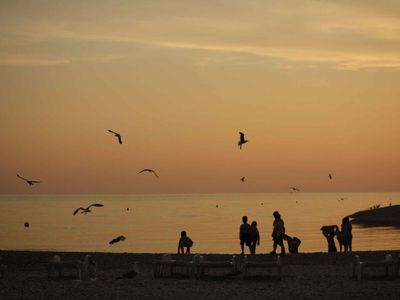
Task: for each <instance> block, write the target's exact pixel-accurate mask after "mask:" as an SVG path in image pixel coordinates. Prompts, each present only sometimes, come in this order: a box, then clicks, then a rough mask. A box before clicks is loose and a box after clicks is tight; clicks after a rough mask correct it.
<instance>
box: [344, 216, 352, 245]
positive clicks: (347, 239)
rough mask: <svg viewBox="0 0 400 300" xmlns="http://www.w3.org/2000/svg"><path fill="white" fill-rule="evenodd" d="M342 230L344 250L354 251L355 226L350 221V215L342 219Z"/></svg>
mask: <svg viewBox="0 0 400 300" xmlns="http://www.w3.org/2000/svg"><path fill="white" fill-rule="evenodd" d="M341 227H342V232H341V237H342V243H343V246H344V252H347V251H350V252H351V251H352V245H351V244H352V241H353V233H352V230H353V227H352V226H351V223H350V218H349V217H344V218H343V220H342V225H341Z"/></svg>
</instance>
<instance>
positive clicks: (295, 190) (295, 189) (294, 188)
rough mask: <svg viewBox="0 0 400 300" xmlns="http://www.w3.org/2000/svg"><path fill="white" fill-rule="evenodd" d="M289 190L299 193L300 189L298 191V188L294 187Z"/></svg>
mask: <svg viewBox="0 0 400 300" xmlns="http://www.w3.org/2000/svg"><path fill="white" fill-rule="evenodd" d="M291 189H292V190H293V191H294V192H300V189H298V188H296V187H293V186H292V187H291Z"/></svg>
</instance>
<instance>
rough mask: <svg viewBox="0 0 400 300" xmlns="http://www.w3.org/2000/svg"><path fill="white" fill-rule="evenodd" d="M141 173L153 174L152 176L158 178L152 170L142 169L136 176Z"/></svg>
mask: <svg viewBox="0 0 400 300" xmlns="http://www.w3.org/2000/svg"><path fill="white" fill-rule="evenodd" d="M143 172H149V173H153V174H154V175H155V176H156V177H157V178H158V175H157V173H156V171H154V170H152V169H143V170H142V171H140V172H139V173H138V174H140V173H143Z"/></svg>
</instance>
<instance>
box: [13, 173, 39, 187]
mask: <svg viewBox="0 0 400 300" xmlns="http://www.w3.org/2000/svg"><path fill="white" fill-rule="evenodd" d="M17 177H18V178H21V179H22V180H25V181H26V182H27V183H28V184H29V185H34V184H35V183H40V181H37V180H28V179H26V178H24V177H22V176H19V175H18V174H17Z"/></svg>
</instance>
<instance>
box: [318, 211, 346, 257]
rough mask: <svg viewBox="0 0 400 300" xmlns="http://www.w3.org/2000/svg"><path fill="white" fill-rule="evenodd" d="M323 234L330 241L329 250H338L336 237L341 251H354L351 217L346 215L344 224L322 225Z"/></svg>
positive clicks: (343, 220)
mask: <svg viewBox="0 0 400 300" xmlns="http://www.w3.org/2000/svg"><path fill="white" fill-rule="evenodd" d="M321 230H322V234H323V235H324V236H325V238H326V241H327V242H328V252H337V248H336V244H335V237H336V239H337V241H338V243H339V247H340V252H342V251H343V248H344V252H347V251H352V241H353V233H352V230H353V228H352V226H351V223H350V218H349V217H344V218H343V219H342V224H341V225H340V229H339V226H337V225H330V226H322V227H321Z"/></svg>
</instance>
